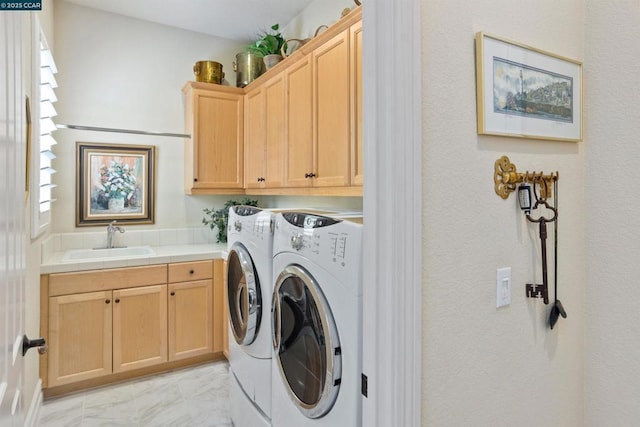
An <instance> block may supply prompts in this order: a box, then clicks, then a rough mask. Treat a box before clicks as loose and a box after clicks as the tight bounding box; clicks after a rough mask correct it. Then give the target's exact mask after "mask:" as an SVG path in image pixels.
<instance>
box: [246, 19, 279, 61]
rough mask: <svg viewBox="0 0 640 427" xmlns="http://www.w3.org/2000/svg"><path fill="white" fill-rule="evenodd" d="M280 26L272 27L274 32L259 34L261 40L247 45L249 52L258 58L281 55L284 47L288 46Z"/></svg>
mask: <svg viewBox="0 0 640 427" xmlns="http://www.w3.org/2000/svg"><path fill="white" fill-rule="evenodd" d="M279 29H280V25H279V24H274V25H272V26H271V30H272V32H267V31H263V32H262V33H261V34H259V37H260V38H259V39H258V40H256V41H255V42H253V43H251V44H249V45H247V51H249V52H250V53H255V54H256V55H258V56H262V57H264V56H266V55H272V54H280V52H281V50H282V47H283V46H284V45H285V44H286V42H287V41H286V40H285V38H284V36H283V35H282V33H281V32H280V31H279Z"/></svg>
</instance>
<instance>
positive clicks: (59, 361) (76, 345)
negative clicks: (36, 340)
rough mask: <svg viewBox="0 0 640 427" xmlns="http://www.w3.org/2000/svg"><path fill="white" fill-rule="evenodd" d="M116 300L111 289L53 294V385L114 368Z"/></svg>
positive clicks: (50, 353) (50, 380) (50, 340)
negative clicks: (114, 313) (113, 346)
mask: <svg viewBox="0 0 640 427" xmlns="http://www.w3.org/2000/svg"><path fill="white" fill-rule="evenodd" d="M112 300H113V298H112V296H111V291H102V292H89V293H84V294H78V295H63V296H57V297H52V298H49V338H48V340H47V344H48V348H49V350H48V358H49V362H48V366H49V370H48V384H49V386H57V385H63V384H69V383H73V382H77V381H82V380H87V379H91V378H96V377H101V376H104V375H108V374H110V373H111V372H112V369H111V354H112V352H111V335H112V334H111V330H112V329H111V326H112V324H111V319H112V317H111V316H112V310H111V307H112V305H113V301H112Z"/></svg>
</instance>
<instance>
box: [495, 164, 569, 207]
mask: <svg viewBox="0 0 640 427" xmlns="http://www.w3.org/2000/svg"><path fill="white" fill-rule="evenodd" d="M558 178H559V175H558V172H557V171H556V172H551V173H549V174H545V173H544V172H535V171H534V172H529V171H526V172H524V173H521V172H518V171H517V170H516V165H514V164H513V163H511V161H510V160H509V158H508V157H507V156H502V157H500V158H499V159H498V160H496V162H495V165H494V173H493V182H494V183H495V191H496V194H497V195H498V196H500V197H502V198H503V199H507V198H508V197H509V195H510V194H511V193H512V192H514V191H515V190H516V184H519V183H526V182H529V183H532V184H535V183H537V184H542V183H543V184H542V185H540V192H541V194H540V197H541V198H543V199H547V198H549V197H551V188H553V183H554V182H555V181H557V180H558Z"/></svg>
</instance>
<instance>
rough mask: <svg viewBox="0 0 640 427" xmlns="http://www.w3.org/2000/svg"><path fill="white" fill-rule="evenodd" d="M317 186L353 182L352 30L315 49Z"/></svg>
mask: <svg viewBox="0 0 640 427" xmlns="http://www.w3.org/2000/svg"><path fill="white" fill-rule="evenodd" d="M312 68H313V98H314V104H313V107H314V117H313V118H314V123H313V131H314V134H313V146H314V150H313V151H314V158H313V164H314V168H313V174H314V175H315V176H314V177H313V185H314V186H316V187H338V186H346V185H349V181H350V172H349V167H350V151H351V150H350V142H351V141H350V139H351V126H350V121H349V120H350V111H349V110H350V106H349V100H350V91H349V76H350V73H349V30H348V29H347V30H345V31H343V32H342V33H340V34H338V35H337V36H335V37H333V38H332V39H331V40H329V41H328V42H326V43H325V44H323V45H322V46H321V47H320V48H318V49H316V50H314V51H313V67H312Z"/></svg>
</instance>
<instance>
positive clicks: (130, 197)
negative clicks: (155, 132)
mask: <svg viewBox="0 0 640 427" xmlns="http://www.w3.org/2000/svg"><path fill="white" fill-rule="evenodd" d="M76 157H77V168H76V170H77V176H76V225H77V226H96V225H106V224H108V223H110V222H111V221H114V220H115V221H118V222H122V223H136V224H153V222H154V212H155V146H153V145H124V144H122V145H119V144H101V143H88V142H77V143H76Z"/></svg>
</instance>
